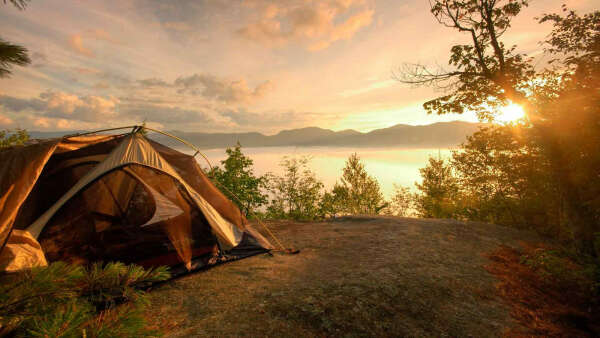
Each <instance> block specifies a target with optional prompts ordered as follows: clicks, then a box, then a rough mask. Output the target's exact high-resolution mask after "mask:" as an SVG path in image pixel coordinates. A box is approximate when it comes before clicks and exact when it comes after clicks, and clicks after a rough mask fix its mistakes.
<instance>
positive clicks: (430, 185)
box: [415, 157, 459, 218]
mask: <svg viewBox="0 0 600 338" xmlns="http://www.w3.org/2000/svg"><path fill="white" fill-rule="evenodd" d="M419 171H420V173H421V178H422V179H423V182H422V183H416V184H415V185H416V186H417V189H419V192H420V194H418V195H417V197H416V209H417V212H418V214H419V215H420V216H422V217H426V218H452V217H456V216H457V215H458V214H459V207H458V200H459V186H458V181H457V179H456V177H455V176H454V172H453V169H452V167H451V166H450V165H449V164H447V163H446V161H445V160H444V159H442V158H438V159H435V158H433V157H430V158H429V164H428V165H427V166H426V167H425V168H421V169H419Z"/></svg>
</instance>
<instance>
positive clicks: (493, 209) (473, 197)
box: [450, 125, 566, 238]
mask: <svg viewBox="0 0 600 338" xmlns="http://www.w3.org/2000/svg"><path fill="white" fill-rule="evenodd" d="M531 133H532V131H531V130H530V128H528V127H526V126H524V125H506V126H494V125H491V126H487V127H483V128H482V129H481V130H479V131H478V132H476V133H475V134H473V135H472V136H469V137H467V141H466V142H465V143H463V144H462V145H461V147H460V149H459V150H457V151H454V152H453V153H452V159H451V161H450V164H451V166H452V168H453V170H454V173H455V175H456V177H457V180H458V184H459V186H460V189H461V196H462V198H461V201H462V203H463V208H464V209H463V216H464V217H465V218H467V219H469V220H475V221H484V222H490V223H496V224H503V225H512V226H516V227H521V228H534V229H536V230H538V231H540V232H543V233H545V234H550V233H551V234H552V235H554V236H556V237H563V238H564V237H565V236H566V233H565V232H564V231H563V228H562V216H561V215H562V214H563V212H562V203H560V198H561V197H560V194H559V191H558V187H557V185H556V182H555V181H554V179H553V177H552V174H551V170H550V169H551V168H550V163H549V161H548V160H547V158H546V157H545V156H544V155H543V154H542V151H541V149H540V147H538V146H536V144H535V143H532V142H531Z"/></svg>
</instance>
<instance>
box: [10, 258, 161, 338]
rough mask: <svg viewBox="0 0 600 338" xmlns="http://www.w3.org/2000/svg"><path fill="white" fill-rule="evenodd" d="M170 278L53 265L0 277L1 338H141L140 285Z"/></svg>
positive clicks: (128, 268)
mask: <svg viewBox="0 0 600 338" xmlns="http://www.w3.org/2000/svg"><path fill="white" fill-rule="evenodd" d="M168 278H170V274H169V272H168V270H167V268H166V267H158V268H155V269H149V270H146V269H144V268H142V267H139V266H136V265H125V264H123V263H107V264H101V263H94V264H92V265H91V266H90V267H88V268H84V267H82V266H78V265H69V264H67V263H64V262H55V263H52V264H50V265H49V266H47V267H39V268H34V269H31V270H29V271H25V272H22V273H19V274H14V275H4V276H2V278H0V336H2V335H7V334H10V335H14V336H31V337H117V336H119V337H143V336H158V335H159V333H158V332H155V331H153V330H149V329H148V328H147V325H146V321H145V318H144V317H143V313H142V311H143V310H144V307H145V306H146V305H147V303H148V301H147V298H146V295H145V292H144V291H142V290H141V287H143V286H147V285H149V284H151V283H153V282H158V281H164V280H166V279H168Z"/></svg>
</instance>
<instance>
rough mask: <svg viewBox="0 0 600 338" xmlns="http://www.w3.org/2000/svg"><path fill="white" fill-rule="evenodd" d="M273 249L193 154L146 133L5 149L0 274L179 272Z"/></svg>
mask: <svg viewBox="0 0 600 338" xmlns="http://www.w3.org/2000/svg"><path fill="white" fill-rule="evenodd" d="M272 248H273V247H272V245H271V244H270V243H269V241H268V240H266V239H265V238H264V237H263V236H262V235H261V234H260V233H259V232H257V231H256V230H254V229H253V228H252V227H251V225H250V224H248V221H247V220H246V218H245V217H244V215H243V213H242V212H241V211H240V210H239V209H238V208H237V207H236V206H235V204H234V203H232V202H231V201H230V200H229V199H227V197H225V195H223V193H221V192H220V191H219V189H217V187H216V186H215V185H214V184H213V183H212V182H211V181H210V179H209V178H208V177H207V176H206V175H205V173H204V172H203V171H202V169H201V168H200V166H199V165H198V163H197V162H196V160H195V158H194V157H193V156H190V155H186V154H183V153H181V152H179V151H176V150H174V149H171V148H169V147H166V146H164V145H161V144H159V143H157V142H154V141H152V140H150V139H147V138H146V137H145V136H144V135H142V134H141V133H139V132H135V133H127V134H122V135H97V136H81V137H71V138H63V139H55V140H47V141H41V142H37V143H33V144H30V145H26V146H20V147H13V148H10V149H7V150H4V151H0V271H8V272H11V271H19V270H22V269H26V268H30V267H32V266H36V265H44V264H45V262H46V261H47V262H52V261H66V262H70V263H77V264H88V263H91V262H96V261H104V262H108V261H121V262H124V263H135V264H139V265H142V266H144V267H155V266H160V265H167V266H169V267H171V270H172V271H173V272H174V273H175V274H177V273H183V272H186V271H190V270H194V269H198V268H202V267H206V266H210V265H214V264H218V263H220V262H223V261H226V260H231V259H237V258H242V257H247V256H250V255H254V254H257V253H262V252H266V251H268V250H270V249H272Z"/></svg>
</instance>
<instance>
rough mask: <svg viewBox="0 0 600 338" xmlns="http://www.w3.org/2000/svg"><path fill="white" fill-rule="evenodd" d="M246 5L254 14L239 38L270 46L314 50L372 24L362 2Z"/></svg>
mask: <svg viewBox="0 0 600 338" xmlns="http://www.w3.org/2000/svg"><path fill="white" fill-rule="evenodd" d="M245 4H246V6H247V7H250V8H252V9H254V10H255V11H256V13H257V15H256V17H255V18H254V19H253V20H250V22H249V23H247V24H246V25H245V26H244V27H242V28H240V29H239V30H238V31H237V33H238V34H239V35H240V36H242V37H244V38H246V39H248V40H252V41H256V42H258V43H261V44H263V45H266V46H269V47H281V46H284V45H287V44H289V43H290V42H299V43H301V44H304V45H305V46H306V48H307V49H309V50H313V51H314V50H320V49H324V48H327V47H329V45H331V44H332V43H333V42H335V41H338V40H347V39H350V38H352V36H354V34H356V33H357V32H358V31H359V30H361V29H362V28H364V27H367V26H369V25H370V24H371V22H372V21H373V14H374V11H373V10H372V9H370V6H369V5H368V4H367V3H366V1H364V0H328V1H316V0H307V1H300V0H297V1H287V2H281V1H275V0H253V1H247V2H245Z"/></svg>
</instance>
